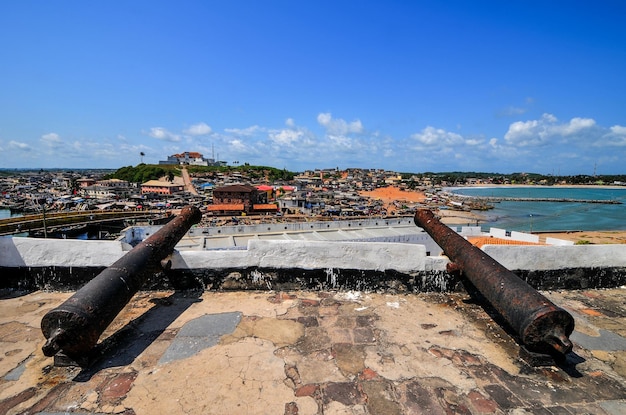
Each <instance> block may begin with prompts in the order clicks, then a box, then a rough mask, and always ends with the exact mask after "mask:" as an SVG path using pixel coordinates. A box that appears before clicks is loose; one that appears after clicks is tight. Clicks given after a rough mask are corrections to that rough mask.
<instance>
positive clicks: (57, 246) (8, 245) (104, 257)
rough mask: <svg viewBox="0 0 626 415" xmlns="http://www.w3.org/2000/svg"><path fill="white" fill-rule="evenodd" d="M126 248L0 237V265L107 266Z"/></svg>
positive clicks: (112, 243) (114, 244) (117, 244)
mask: <svg viewBox="0 0 626 415" xmlns="http://www.w3.org/2000/svg"><path fill="white" fill-rule="evenodd" d="M128 249H130V246H128V245H126V244H124V243H122V242H119V241H89V240H86V241H85V240H77V239H39V238H11V237H0V253H1V254H0V266H3V267H25V266H26V267H53V266H57V267H103V266H104V267H107V266H109V265H111V264H112V263H114V262H115V261H117V260H118V259H119V258H121V257H122V256H123V255H124V254H125V253H126V251H127V250H128Z"/></svg>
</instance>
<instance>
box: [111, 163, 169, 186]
mask: <svg viewBox="0 0 626 415" xmlns="http://www.w3.org/2000/svg"><path fill="white" fill-rule="evenodd" d="M163 176H167V177H168V179H169V180H170V181H171V180H172V179H173V178H174V176H180V170H179V167H178V166H174V165H157V164H144V163H141V164H138V165H137V166H135V167H133V166H126V167H122V168H119V169H117V170H116V171H115V172H114V173H111V174H107V175H106V176H105V177H104V178H105V179H120V180H126V181H128V182H131V183H145V182H147V181H148V180H157V179H159V178H161V177H163Z"/></svg>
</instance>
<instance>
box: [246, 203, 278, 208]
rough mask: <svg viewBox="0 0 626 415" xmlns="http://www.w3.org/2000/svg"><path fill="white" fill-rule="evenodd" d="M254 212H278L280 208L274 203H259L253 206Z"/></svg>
mask: <svg viewBox="0 0 626 415" xmlns="http://www.w3.org/2000/svg"><path fill="white" fill-rule="evenodd" d="M252 209H253V210H278V206H277V205H275V204H273V203H259V204H258V205H252Z"/></svg>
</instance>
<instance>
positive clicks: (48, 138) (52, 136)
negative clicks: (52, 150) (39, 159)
mask: <svg viewBox="0 0 626 415" xmlns="http://www.w3.org/2000/svg"><path fill="white" fill-rule="evenodd" d="M41 141H43V142H44V143H47V144H50V145H51V144H55V143H60V142H61V137H59V135H58V134H57V133H48V134H44V135H42V136H41Z"/></svg>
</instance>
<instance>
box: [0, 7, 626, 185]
mask: <svg viewBox="0 0 626 415" xmlns="http://www.w3.org/2000/svg"><path fill="white" fill-rule="evenodd" d="M625 19H626V3H625V2H623V1H621V0H615V1H605V0H598V1H594V2H592V1H575V0H573V1H572V0H570V1H560V0H555V1H533V0H525V1H516V0H511V1H501V0H498V1H495V0H494V1H481V0H476V1H454V0H451V1H393V0H392V1H389V0H387V1H377V2H373V1H341V0H335V1H323V0H316V1H272V0H267V1H208V0H206V1H185V0H178V1H176V2H173V1H168V2H166V1H154V0H152V1H139V0H134V1H94V2H85V1H63V0H61V1H58V2H47V1H30V0H21V1H4V2H2V3H1V4H0V153H1V154H2V157H1V159H0V168H15V167H42V168H52V167H72V168H88V167H99V168H118V167H122V166H126V165H136V164H138V163H140V162H141V157H140V153H141V152H144V153H145V157H144V158H143V160H144V162H146V163H157V162H158V160H164V159H165V158H166V157H167V156H168V155H170V154H174V153H179V152H182V151H199V152H201V153H203V154H204V155H205V157H211V156H212V154H213V153H212V151H214V153H215V156H216V157H219V159H220V160H225V161H227V162H229V163H233V162H234V161H238V162H239V163H240V164H243V163H246V162H247V163H250V164H253V165H268V166H273V167H278V168H287V169H289V170H293V171H302V170H305V169H314V168H330V167H332V168H334V167H339V168H342V169H343V168H348V167H363V168H383V169H388V170H396V171H401V172H425V171H435V172H441V171H453V170H454V171H483V172H499V173H511V172H536V173H543V174H593V172H594V169H595V171H596V172H597V173H598V174H626V167H624V166H625V163H624V160H626V25H625V24H624V21H625ZM212 149H214V150H212Z"/></svg>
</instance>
